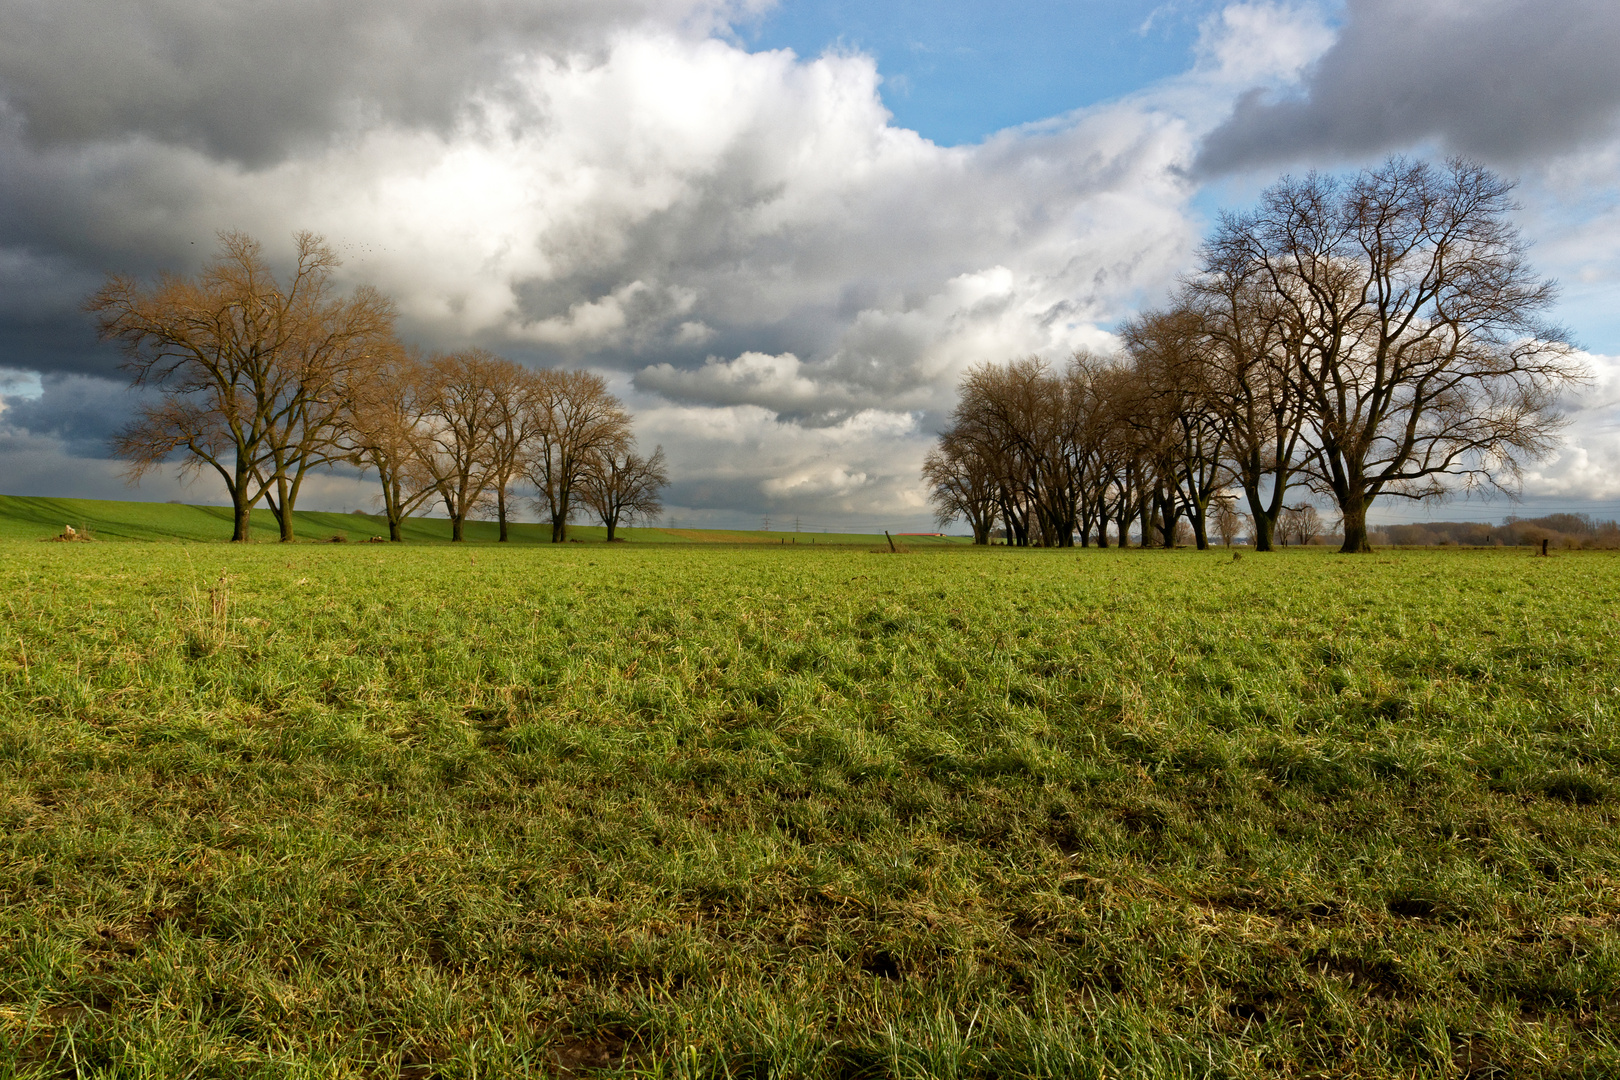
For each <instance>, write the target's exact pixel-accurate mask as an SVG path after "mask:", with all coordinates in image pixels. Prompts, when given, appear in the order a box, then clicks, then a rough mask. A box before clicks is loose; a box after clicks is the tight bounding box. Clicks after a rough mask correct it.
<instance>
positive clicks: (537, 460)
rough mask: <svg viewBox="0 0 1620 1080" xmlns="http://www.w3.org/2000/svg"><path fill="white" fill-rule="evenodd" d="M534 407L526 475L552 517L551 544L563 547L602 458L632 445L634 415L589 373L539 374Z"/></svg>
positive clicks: (620, 451)
mask: <svg viewBox="0 0 1620 1080" xmlns="http://www.w3.org/2000/svg"><path fill="white" fill-rule="evenodd" d="M534 407H535V409H536V410H537V414H538V415H537V419H536V422H535V423H534V426H533V430H534V437H533V439H532V440H531V442H530V448H529V451H528V454H527V455H526V462H525V472H526V474H527V476H528V478H529V481H530V483H532V484H533V485H534V486H535V488H536V490H537V491H538V492H539V506H540V509H541V512H543V513H545V514H547V515H548V516H549V517H550V519H551V541H552V543H554V544H560V543H562V542H563V541H565V540H567V539H568V521H569V518H570V516H571V515H572V514H573V512H574V508H575V507H574V498H575V495H576V494H577V493H578V492H579V490H580V488H581V486H582V485H583V484H584V483H585V481H586V479H587V477H588V476H589V475H590V470H591V468H592V467H593V465H594V463H595V462H596V460H597V459H598V457H600V456H602V455H604V454H623V453H624V452H625V451H626V449H627V448H628V447H629V445H630V416H629V414H628V413H626V412H625V411H624V408H623V406H622V405H620V404H619V399H618V398H616V397H614V396H613V395H612V394H611V393H609V392H608V387H607V383H606V382H605V381H604V380H603V379H602V377H601V376H600V375H595V374H593V373H591V372H588V371H541V372H537V373H536V391H535V406H534Z"/></svg>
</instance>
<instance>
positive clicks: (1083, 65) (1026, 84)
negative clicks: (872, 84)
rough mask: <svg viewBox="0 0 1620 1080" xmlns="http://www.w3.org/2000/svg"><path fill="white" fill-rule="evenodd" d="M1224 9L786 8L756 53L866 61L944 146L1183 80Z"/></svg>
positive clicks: (760, 36)
mask: <svg viewBox="0 0 1620 1080" xmlns="http://www.w3.org/2000/svg"><path fill="white" fill-rule="evenodd" d="M1218 7H1219V5H1216V4H1210V3H1190V2H1186V3H1162V4H1161V3H1152V2H1142V0H1118V2H1104V0H1071V2H1067V3H1064V2H1054V0H1005V2H1003V3H963V2H961V0H957V2H952V3H942V2H930V0H893V2H890V3H871V2H865V3H863V2H860V0H787V2H786V3H783V4H781V5H780V6H778V7H777V8H776V9H775V10H774V11H772V12H771V13H769V14H768V15H766V16H764V17H763V19H762V20H761V21H760V23H759V24H758V26H757V27H755V28H749V29H745V30H744V31H743V32H742V37H743V40H745V41H746V42H747V43H748V44H749V46H750V47H754V48H790V49H793V50H794V51H795V52H797V53H798V54H799V55H800V56H805V57H813V56H818V55H820V54H821V53H823V52H825V51H827V50H853V51H859V52H864V53H867V54H869V55H871V56H872V57H874V58H875V59H876V60H877V64H878V70H879V71H880V72H882V74H883V79H884V82H883V88H882V93H883V103H884V104H885V105H887V106H888V107H889V109H890V110H891V111H892V112H893V113H894V120H895V123H896V124H898V125H900V126H901V127H906V128H911V129H912V130H914V131H916V132H918V133H919V134H921V135H923V136H925V137H926V138H929V139H932V140H933V141H935V142H937V143H940V144H941V145H946V146H953V145H956V144H958V143H971V142H977V141H979V140H981V139H983V138H984V137H985V136H987V135H991V134H994V133H995V132H997V131H1000V130H1002V129H1003V128H1009V127H1013V126H1016V125H1019V124H1027V123H1032V122H1036V121H1041V120H1046V119H1049V118H1050V117H1054V116H1059V115H1061V114H1063V113H1066V112H1069V111H1071V110H1073V109H1078V108H1083V107H1085V106H1088V105H1093V104H1096V103H1099V102H1103V101H1108V100H1111V99H1114V98H1118V97H1123V96H1124V95H1126V94H1129V93H1132V92H1133V91H1136V90H1140V89H1141V88H1143V87H1145V86H1148V85H1150V84H1152V83H1154V82H1157V81H1159V80H1161V79H1166V78H1169V77H1171V76H1173V75H1176V74H1178V73H1180V72H1181V71H1183V70H1185V69H1186V68H1187V66H1188V63H1189V60H1190V55H1191V49H1192V47H1193V44H1194V42H1195V41H1196V40H1197V38H1198V30H1199V25H1200V24H1201V23H1202V21H1203V20H1204V18H1206V17H1207V15H1208V14H1209V12H1210V11H1211V10H1214V9H1217V8H1218Z"/></svg>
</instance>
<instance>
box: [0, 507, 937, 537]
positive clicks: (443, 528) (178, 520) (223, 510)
mask: <svg viewBox="0 0 1620 1080" xmlns="http://www.w3.org/2000/svg"><path fill="white" fill-rule="evenodd" d="M293 520H294V522H295V524H294V533H295V535H296V537H297V539H298V540H299V541H301V542H322V541H327V540H330V539H331V538H332V537H334V536H341V537H343V538H344V539H345V541H351V542H364V541H366V540H367V539H369V538H370V537H373V536H387V535H388V522H387V520H386V519H385V518H382V517H380V516H376V515H369V514H335V513H326V512H323V511H318V510H308V511H306V510H297V511H294V512H293ZM250 521H251V532H252V537H253V540H254V541H255V542H259V543H274V542H277V541H278V540H279V539H280V535H281V534H280V532H279V528H278V526H277V525H276V519H275V517H274V516H273V515H271V513H270V511H269V510H266V509H264V508H263V507H259V508H257V509H255V510H254V512H253V516H252V517H251V519H250ZM63 526H72V527H73V528H74V529H76V530H78V531H80V532H85V531H88V532H89V534H90V535H91V536H93V537H94V538H95V539H96V540H114V541H116V540H154V541H173V542H197V543H207V542H212V541H228V540H229V539H230V537H231V510H230V507H228V506H185V505H179V504H175V503H146V502H117V501H112V500H105V499H47V498H38V497H31V496H17V495H0V540H47V539H50V538H51V537H53V536H56V535H58V534H59V533H61V532H62V529H63ZM402 532H403V534H404V537H405V541H406V542H407V543H417V544H421V543H442V544H448V543H449V542H450V522H449V521H448V520H447V519H445V518H432V517H417V518H410V519H408V520H407V521H406V523H405V527H404V529H403V530H402ZM510 533H511V540H510V541H508V542H509V543H512V544H516V545H523V544H549V543H551V526H550V525H549V524H547V525H537V524H534V523H529V522H524V523H513V524H512V525H511V526H510ZM568 533H569V535H570V536H571V537H574V538H576V539H578V540H580V541H581V542H583V543H593V542H594V543H600V542H601V541H603V540H605V539H607V530H606V529H604V528H602V527H601V526H600V525H589V524H574V525H570V526H569V527H568ZM499 535H500V532H499V528H498V527H497V525H496V523H495V522H493V521H469V522H467V525H466V536H467V539H466V541H465V542H466V543H471V544H490V543H495V542H496V541H497V539H498V537H499ZM618 535H619V536H620V537H623V538H624V540H625V541H626V542H628V543H633V544H635V543H640V544H648V543H651V544H671V543H673V544H690V543H710V544H778V545H783V544H787V545H791V544H810V545H813V546H819V545H822V544H857V545H870V544H884V543H886V541H885V540H884V537H883V534H882V533H831V534H827V533H793V532H782V531H776V532H767V531H764V530H753V531H750V530H746V529H724V530H721V529H658V528H643V529H620V530H619V531H618ZM899 542H900V543H902V544H904V545H905V546H907V547H934V546H941V545H953V546H954V545H961V544H967V543H969V541H968V540H967V539H965V538H962V537H930V536H907V537H901V538H899Z"/></svg>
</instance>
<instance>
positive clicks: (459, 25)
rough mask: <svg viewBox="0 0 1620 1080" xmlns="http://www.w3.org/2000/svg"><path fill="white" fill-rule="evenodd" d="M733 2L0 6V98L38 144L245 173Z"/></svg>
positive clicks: (181, 1) (21, 1)
mask: <svg viewBox="0 0 1620 1080" xmlns="http://www.w3.org/2000/svg"><path fill="white" fill-rule="evenodd" d="M743 6H744V5H742V4H736V3H731V2H728V0H343V2H341V3H332V2H330V0H277V2H264V3H252V4H236V3H231V4H222V3H217V2H214V0H113V2H109V0H50V2H49V3H39V2H37V0H0V26H3V27H4V33H3V34H0V99H3V100H4V102H5V103H6V105H7V106H9V108H10V109H11V110H12V111H14V112H15V114H17V115H18V116H20V117H21V119H22V120H23V122H24V124H25V127H26V131H27V133H28V136H29V138H30V139H31V140H33V141H34V142H35V143H36V144H37V145H43V146H52V145H59V144H62V143H74V142H84V141H92V140H101V139H133V138H142V137H144V138H148V139H152V140H155V141H157V142H161V143H166V144H171V145H177V146H189V147H193V148H196V149H200V150H203V151H204V152H206V153H208V154H210V155H213V156H218V157H222V158H228V159H231V160H234V161H238V162H242V163H244V164H247V165H250V166H262V165H265V164H268V163H270V162H273V161H275V160H278V159H279V158H280V157H281V156H282V155H284V154H285V153H287V152H288V151H289V150H291V149H293V148H295V147H300V146H305V145H307V144H309V143H311V142H314V143H320V142H323V141H325V140H327V139H330V138H333V137H336V136H341V135H344V134H347V133H350V132H352V131H356V130H362V129H364V128H366V127H369V126H373V125H375V124H377V123H400V124H405V125H410V126H417V125H427V126H431V127H434V128H437V129H441V130H443V129H445V128H447V127H448V126H449V125H450V124H451V123H452V121H454V119H455V118H456V116H457V114H458V113H459V111H460V110H461V109H463V108H464V107H465V105H466V103H467V101H468V99H469V98H470V97H472V96H473V95H475V94H477V93H490V92H499V91H500V90H501V89H502V88H503V87H504V86H505V85H506V84H507V83H508V82H509V80H510V78H511V76H512V73H513V68H514V64H516V63H518V62H520V61H522V60H523V59H525V58H533V57H535V56H541V55H548V56H560V55H564V54H566V53H570V52H577V51H585V52H587V53H589V52H591V51H599V50H600V48H601V45H602V42H603V40H604V38H605V36H606V33H607V32H608V31H611V30H612V28H614V27H616V26H622V25H626V24H632V23H636V22H640V21H644V20H648V19H656V20H658V21H661V22H663V23H666V24H681V23H689V24H696V27H697V28H698V29H699V30H704V29H708V28H709V27H711V26H713V25H714V24H715V22H716V20H717V19H719V18H722V17H724V16H725V15H727V14H729V13H731V12H734V11H735V10H737V9H739V8H741V7H743Z"/></svg>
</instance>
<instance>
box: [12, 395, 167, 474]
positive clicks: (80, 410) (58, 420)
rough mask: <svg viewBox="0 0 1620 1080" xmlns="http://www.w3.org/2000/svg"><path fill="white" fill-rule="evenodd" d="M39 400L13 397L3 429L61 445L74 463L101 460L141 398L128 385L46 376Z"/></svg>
mask: <svg viewBox="0 0 1620 1080" xmlns="http://www.w3.org/2000/svg"><path fill="white" fill-rule="evenodd" d="M40 384H41V387H42V388H43V390H44V393H42V394H41V395H39V396H38V397H31V398H30V397H8V398H6V399H5V410H4V412H0V426H4V427H7V428H10V429H11V430H12V432H13V433H14V434H15V433H17V432H22V433H26V434H28V435H35V436H48V437H50V438H52V439H55V440H58V441H59V443H60V445H61V447H62V448H63V449H64V450H65V451H66V452H67V453H68V454H70V455H72V456H73V457H83V458H99V457H105V456H107V453H108V443H109V441H110V440H111V439H112V436H113V435H114V433H115V432H117V430H118V429H119V428H120V427H122V426H123V425H124V424H125V423H127V422H128V420H129V416H130V413H131V410H132V407H133V406H134V404H135V403H136V400H137V399H136V395H135V393H134V392H132V391H130V390H129V389H128V388H127V385H128V384H127V383H123V382H113V381H110V380H107V379H98V378H93V377H90V376H84V375H46V376H44V377H43V378H42V379H41V380H40Z"/></svg>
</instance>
